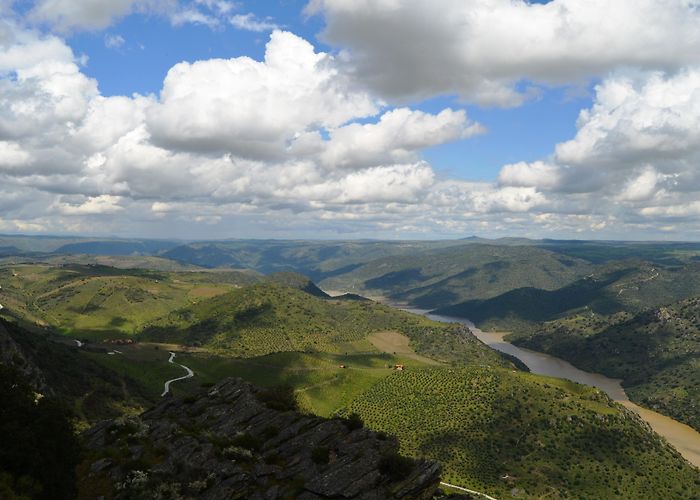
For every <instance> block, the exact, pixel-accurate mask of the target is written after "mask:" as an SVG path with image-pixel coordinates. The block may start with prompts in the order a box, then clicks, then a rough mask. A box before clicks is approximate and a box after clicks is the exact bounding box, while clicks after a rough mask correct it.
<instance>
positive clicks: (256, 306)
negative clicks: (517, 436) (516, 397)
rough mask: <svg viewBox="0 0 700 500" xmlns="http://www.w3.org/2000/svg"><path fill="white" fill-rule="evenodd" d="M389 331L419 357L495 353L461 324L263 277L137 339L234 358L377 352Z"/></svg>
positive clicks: (451, 358)
mask: <svg viewBox="0 0 700 500" xmlns="http://www.w3.org/2000/svg"><path fill="white" fill-rule="evenodd" d="M384 331H396V332H399V333H401V334H403V335H405V336H406V337H408V338H409V339H410V341H411V344H412V346H413V348H414V349H415V351H416V352H417V353H419V354H421V355H424V356H427V357H430V358H433V359H436V360H439V361H443V362H464V361H465V360H470V359H471V360H474V359H481V360H483V362H484V363H494V364H498V363H499V362H500V359H501V358H500V357H499V356H496V355H494V353H493V351H491V350H490V349H488V348H486V347H485V346H483V344H481V343H480V342H479V341H478V340H476V338H474V337H473V336H472V335H471V333H469V332H468V331H467V330H466V329H465V328H464V327H461V326H459V325H445V324H441V323H437V322H433V321H430V320H428V319H426V318H423V317H421V316H416V315H413V314H409V313H405V312H403V311H398V310H396V309H393V308H390V307H387V306H383V305H380V304H377V303H375V302H371V301H357V300H329V299H324V298H320V297H315V296H313V295H310V294H309V293H307V292H305V291H303V290H298V289H295V288H290V287H288V286H285V285H282V284H278V283H274V282H270V281H267V282H264V283H260V284H256V285H252V286H248V287H245V288H240V289H237V290H233V291H231V292H229V293H226V294H224V295H220V296H217V297H213V298H211V299H208V300H203V301H200V302H198V303H196V304H192V305H188V306H187V307H184V308H181V309H178V310H175V311H173V312H172V313H170V314H168V315H167V316H165V317H163V318H161V319H159V320H155V321H152V322H151V323H150V324H149V326H148V327H147V328H145V329H144V330H143V332H142V333H141V334H140V335H139V338H141V339H144V340H146V339H147V340H151V341H158V342H168V343H179V344H184V345H193V346H197V347H204V348H206V349H209V350H213V351H215V352H217V353H219V354H225V355H229V356H237V357H253V356H263V355H266V354H271V353H277V352H306V353H314V352H324V353H333V354H341V353H344V352H378V351H377V350H376V349H375V348H374V347H373V346H372V345H371V344H370V343H369V341H368V337H369V336H370V335H371V334H372V333H375V332H384Z"/></svg>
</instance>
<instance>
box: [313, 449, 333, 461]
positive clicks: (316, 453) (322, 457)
mask: <svg viewBox="0 0 700 500" xmlns="http://www.w3.org/2000/svg"><path fill="white" fill-rule="evenodd" d="M329 459H330V450H329V449H328V447H327V446H316V447H315V448H314V449H312V450H311V460H313V462H314V463H315V464H318V465H325V464H327V463H328V460H329Z"/></svg>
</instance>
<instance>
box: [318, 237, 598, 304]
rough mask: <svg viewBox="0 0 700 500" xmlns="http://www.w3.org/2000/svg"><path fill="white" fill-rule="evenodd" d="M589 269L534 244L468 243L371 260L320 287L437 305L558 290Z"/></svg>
mask: <svg viewBox="0 0 700 500" xmlns="http://www.w3.org/2000/svg"><path fill="white" fill-rule="evenodd" d="M591 269H592V266H591V265H590V264H588V263H586V262H585V261H583V260H581V259H575V258H570V257H567V256H565V255H560V254H557V253H553V252H550V251H547V250H542V249H539V248H536V247H533V246H495V245H485V244H473V243H472V244H468V245H460V246H456V247H450V248H446V249H440V250H431V251H423V252H420V253H414V254H412V255H408V256H392V257H386V258H382V259H378V260H373V261H370V262H368V263H366V264H363V265H362V266H360V267H358V268H357V269H354V270H352V271H350V272H348V273H344V274H342V275H338V276H335V277H332V278H327V279H325V280H323V281H322V282H321V283H320V285H321V287H322V288H324V289H330V290H346V291H353V292H357V293H360V294H369V295H381V296H384V297H387V298H390V299H393V300H397V301H402V302H408V303H410V304H412V305H415V306H418V307H422V308H437V307H440V306H444V305H448V304H456V303H459V302H462V301H465V300H471V299H483V298H489V297H494V296H497V295H500V294H502V293H505V292H507V291H510V290H513V289H515V288H519V287H523V286H532V287H538V288H542V289H547V290H551V289H556V288H560V287H562V286H564V285H566V284H568V283H570V282H572V281H574V280H576V279H577V278H580V277H583V276H585V275H586V274H589V273H590V272H591Z"/></svg>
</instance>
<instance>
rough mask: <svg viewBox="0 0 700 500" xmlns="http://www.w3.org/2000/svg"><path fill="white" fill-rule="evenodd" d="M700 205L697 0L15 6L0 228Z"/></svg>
mask: <svg viewBox="0 0 700 500" xmlns="http://www.w3.org/2000/svg"><path fill="white" fill-rule="evenodd" d="M699 223H700V1H697V0H615V1H614V2H612V1H609V0H605V1H604V0H551V1H541V2H526V1H519V0H473V1H470V2H464V1H462V0H438V1H436V0H372V1H371V0H310V1H309V0H304V1H302V0H270V1H266V2H252V1H244V0H239V1H232V0H0V232H4V233H15V232H19V233H29V234H34V233H36V234H82V235H96V236H99V235H105V236H106V235H110V236H127V237H154V238H183V239H204V238H207V239H210V238H322V239H350V238H377V239H433V238H460V237H465V236H470V235H479V236H483V237H502V236H525V237H531V238H543V237H546V238H577V239H637V240H650V239H651V240H700V224H699Z"/></svg>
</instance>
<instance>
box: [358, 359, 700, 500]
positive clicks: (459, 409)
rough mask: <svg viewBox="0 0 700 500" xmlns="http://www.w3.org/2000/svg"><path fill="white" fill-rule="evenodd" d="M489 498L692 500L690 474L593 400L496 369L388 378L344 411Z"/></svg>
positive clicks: (651, 437)
mask: <svg viewBox="0 0 700 500" xmlns="http://www.w3.org/2000/svg"><path fill="white" fill-rule="evenodd" d="M350 410H351V411H355V412H357V413H358V414H359V415H360V416H361V417H362V418H363V419H364V421H365V423H366V425H368V426H369V427H370V428H372V429H375V430H382V431H386V432H389V433H392V434H396V435H397V436H398V437H399V441H400V443H401V450H402V452H404V453H406V454H409V455H412V456H416V457H429V458H432V459H436V460H439V461H440V462H442V463H443V465H444V467H445V473H444V475H443V480H445V481H447V482H450V483H452V484H457V485H461V486H463V487H468V488H473V489H476V490H479V491H485V492H488V493H489V494H491V495H495V496H497V497H499V498H505V497H510V495H511V494H512V493H514V494H515V495H516V496H520V497H523V496H524V497H527V498H538V497H539V498H542V497H545V496H550V497H553V498H590V499H593V498H697V491H698V490H697V487H698V475H697V469H694V468H693V467H691V466H689V465H687V464H684V463H683V461H682V459H680V457H679V455H678V454H677V453H676V452H675V450H673V449H672V448H670V447H669V446H668V445H667V444H665V442H664V441H662V440H661V439H659V438H658V436H656V435H655V434H653V433H651V432H650V431H648V430H647V429H646V428H645V427H644V426H643V425H640V424H639V423H638V421H637V419H636V417H635V416H634V415H633V414H632V413H629V412H627V411H626V410H624V409H623V408H621V407H619V406H618V405H616V404H614V403H612V402H611V401H610V400H609V399H608V398H607V396H605V395H604V394H602V393H600V392H599V391H597V390H595V389H592V388H588V387H585V386H580V385H577V384H573V383H570V382H565V381H562V380H559V379H547V378H544V377H539V376H535V375H529V374H525V373H522V372H511V371H508V370H503V369H494V370H484V369H483V368H478V367H469V368H426V369H420V370H411V371H407V372H396V373H394V374H393V375H391V376H390V377H387V378H385V379H383V380H382V381H381V382H379V383H378V384H377V385H375V386H374V387H373V388H372V389H370V390H369V391H367V392H366V393H364V394H363V395H362V396H361V397H360V398H358V399H356V400H355V401H354V402H353V404H352V405H351V407H350Z"/></svg>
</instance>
